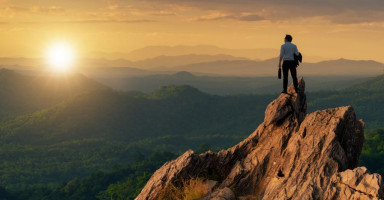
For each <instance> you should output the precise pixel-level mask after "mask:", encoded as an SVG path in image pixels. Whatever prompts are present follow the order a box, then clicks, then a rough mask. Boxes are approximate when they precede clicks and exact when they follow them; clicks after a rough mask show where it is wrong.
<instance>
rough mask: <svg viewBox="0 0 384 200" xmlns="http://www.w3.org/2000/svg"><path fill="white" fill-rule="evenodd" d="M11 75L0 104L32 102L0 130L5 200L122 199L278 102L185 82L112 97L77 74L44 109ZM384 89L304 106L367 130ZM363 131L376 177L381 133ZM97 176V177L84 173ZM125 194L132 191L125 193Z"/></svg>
mask: <svg viewBox="0 0 384 200" xmlns="http://www.w3.org/2000/svg"><path fill="white" fill-rule="evenodd" d="M6 73H11V74H13V72H9V71H7V72H6ZM12 76H14V77H16V78H20V79H21V80H19V81H17V79H16V78H10V77H12ZM12 76H7V77H6V78H4V77H0V78H1V79H0V81H2V82H3V84H2V86H1V87H2V88H4V89H3V90H2V95H4V96H7V95H9V96H11V97H12V95H16V94H17V95H18V96H17V101H12V100H9V99H8V100H7V98H5V100H7V101H2V103H3V104H4V105H7V104H13V103H15V104H27V105H28V102H35V103H34V104H32V105H33V106H31V107H28V109H26V108H25V107H22V108H23V109H20V110H16V109H14V110H12V109H9V110H8V111H7V112H8V114H7V116H8V117H9V116H17V117H13V118H12V119H8V120H3V122H2V123H1V124H0V144H1V146H0V160H1V162H0V169H1V171H2V173H1V174H0V186H3V187H4V188H6V189H4V190H3V192H2V194H5V195H10V196H12V197H9V198H5V199H33V198H35V199H60V198H61V199H68V198H70V199H71V198H74V199H97V198H99V199H110V198H109V197H110V195H123V196H124V195H125V196H124V197H126V198H128V197H129V198H128V199H131V198H132V197H133V196H132V194H136V192H137V191H138V190H139V188H140V187H141V186H142V184H143V183H144V182H145V181H146V179H147V178H149V176H150V174H151V173H152V172H153V170H154V169H156V168H158V167H159V166H160V165H161V163H163V162H164V161H166V160H167V159H171V158H173V157H175V156H176V155H177V154H180V153H182V152H184V151H185V150H187V149H189V148H192V149H195V150H199V151H204V150H208V149H213V150H220V149H223V148H226V147H229V146H232V145H233V144H235V143H237V142H238V141H241V140H242V139H244V138H245V137H247V136H248V135H249V134H250V133H251V132H252V131H253V130H254V129H255V128H256V127H257V126H258V124H259V123H260V122H261V121H262V120H263V117H264V110H265V107H266V105H267V104H268V103H269V102H270V101H271V100H272V99H274V98H275V97H276V96H277V94H275V95H251V94H250V95H232V96H216V95H209V94H206V93H203V92H200V91H199V90H197V89H195V88H193V87H190V86H187V85H182V86H167V87H161V88H159V89H157V90H155V91H153V92H151V93H141V92H116V91H113V90H111V89H109V88H107V87H104V86H102V85H100V84H97V83H96V82H93V81H92V80H89V79H86V78H84V77H82V78H81V80H84V82H81V84H79V85H82V87H80V88H82V89H77V90H75V91H76V93H72V92H71V93H65V95H63V96H60V95H58V96H54V97H55V98H52V99H53V100H54V101H53V100H50V101H48V100H47V101H46V102H45V101H44V98H48V99H49V98H50V97H52V96H51V95H50V94H51V93H53V91H52V90H53V89H52V90H43V89H44V88H45V87H37V86H34V89H33V90H34V93H35V94H38V95H33V94H34V93H33V92H30V93H26V94H24V93H22V92H19V91H24V90H25V91H29V90H26V89H25V87H26V88H28V87H32V86H30V84H31V83H30V82H27V83H23V84H20V86H18V87H16V86H17V85H18V83H19V82H24V81H25V80H26V79H25V78H26V77H24V76H21V75H18V74H13V75H12ZM80 77H81V76H80ZM28 78H29V77H28ZM4 80H7V81H4ZM33 80H35V79H33ZM44 80H46V79H44ZM84 83H87V84H84ZM84 85H86V86H84ZM383 85H384V77H383V76H380V77H376V78H374V79H371V80H368V81H366V82H364V83H362V84H358V85H356V86H354V87H350V88H347V89H344V90H339V91H331V92H330V91H323V92H316V93H307V98H308V100H309V105H308V108H309V109H310V111H313V110H318V109H323V108H326V107H337V106H343V105H349V104H350V105H352V106H354V108H355V109H356V113H357V115H358V117H359V118H362V119H363V120H364V121H365V122H366V127H367V129H378V128H384V124H383V120H382V118H383V117H382V116H383V115H382V113H383V110H384V107H383V103H384V102H383V100H384V97H383V94H384V91H383V90H384V86H383ZM64 86H65V84H62V85H61V87H64ZM46 87H48V86H46ZM10 88H14V89H12V90H11V89H10ZM49 88H54V87H52V86H50V87H49ZM59 88H60V87H59ZM61 90H63V88H61ZM10 91H17V92H10ZM54 91H56V90H54ZM71 91H72V90H71ZM21 95H25V96H21ZM28 95H29V96H28ZM15 98H16V96H15ZM32 100H33V101H32ZM39 103H40V104H39ZM53 104H55V105H53ZM41 107H43V108H44V109H39V108H41ZM7 108H8V106H7ZM9 108H12V106H10V107H9ZM14 108H18V107H17V106H16V105H15V106H14ZM34 109H36V110H38V109H39V110H38V111H36V112H32V111H33V110H34ZM24 113H29V114H24ZM3 119H4V118H3ZM366 133H367V136H366V137H367V139H366V145H365V146H364V150H363V154H362V157H361V163H364V165H365V166H367V167H368V168H369V169H371V170H372V171H373V172H380V173H383V169H382V165H381V164H380V162H377V160H384V159H383V154H382V152H381V150H382V138H383V131H382V130H368V131H366ZM161 152H171V153H169V154H168V153H166V154H164V153H161ZM156 153H160V154H161V155H167V156H159V155H160V154H156ZM150 155H152V156H150ZM153 155H155V156H153ZM156 155H157V156H156ZM141 165H150V166H151V167H143V166H141ZM139 166H141V167H139ZM124 170H125V171H124ZM97 171H102V172H101V173H96V174H93V175H91V174H92V173H95V172H97ZM108 171H109V172H108ZM114 173H118V174H120V175H119V178H116V177H115V176H114V175H111V174H114ZM111 177H112V178H111ZM113 177H115V178H113ZM31 187H32V188H31ZM127 187H129V188H133V189H132V191H131V190H129V191H130V192H129V193H127V191H128V190H126V188H127ZM36 188H39V189H36ZM133 190H134V191H133ZM21 191H23V192H21ZM124 192H125V193H124ZM20 195H25V196H20ZM55 195H56V196H55ZM26 196H27V197H30V198H25V197H26ZM53 197H55V198H53ZM80 197H81V198H80ZM91 197H92V198H91ZM0 199H1V196H0ZM113 199H118V198H115V197H114V198H113Z"/></svg>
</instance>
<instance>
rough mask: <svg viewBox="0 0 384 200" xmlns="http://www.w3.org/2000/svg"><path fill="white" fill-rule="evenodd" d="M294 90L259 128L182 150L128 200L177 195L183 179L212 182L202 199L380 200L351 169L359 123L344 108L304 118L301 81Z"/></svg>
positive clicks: (374, 182)
mask: <svg viewBox="0 0 384 200" xmlns="http://www.w3.org/2000/svg"><path fill="white" fill-rule="evenodd" d="M299 88H300V91H301V92H300V93H299V94H294V93H293V91H294V89H293V86H290V88H289V90H288V93H289V94H281V95H280V96H279V97H278V98H277V99H275V100H274V101H273V102H271V103H270V104H269V105H268V107H267V109H266V111H265V120H264V122H263V123H262V124H260V125H259V127H258V128H257V129H256V130H255V131H254V132H253V133H252V134H251V135H250V136H249V137H248V138H247V139H245V140H243V141H242V142H240V143H239V144H237V145H235V146H234V147H232V148H229V149H227V150H222V151H220V152H218V153H214V152H211V151H208V152H206V153H202V154H195V153H194V152H193V151H192V150H189V151H187V152H185V153H184V154H183V155H181V156H180V157H179V158H177V159H176V160H173V161H170V162H167V163H165V164H164V165H163V166H162V167H161V168H160V169H158V170H157V171H156V172H155V173H154V174H153V176H152V177H151V179H150V180H149V181H148V182H147V184H146V186H145V187H144V188H143V190H142V191H141V193H140V194H139V195H138V196H137V198H136V200H152V199H158V196H159V194H160V193H161V192H162V191H163V190H164V188H166V187H167V186H169V185H170V184H173V185H175V186H178V187H182V183H183V180H186V179H189V178H191V177H192V178H193V177H216V180H215V181H217V184H216V187H214V189H213V191H212V192H211V193H210V194H208V195H207V196H206V197H205V198H203V199H227V200H229V199H292V200H293V199H383V184H382V180H381V176H380V175H379V174H370V172H369V171H368V170H367V169H366V168H365V167H357V164H358V160H359V156H360V153H361V150H362V147H363V143H364V133H363V128H364V122H363V121H362V120H357V119H356V115H355V112H354V110H353V108H352V107H351V106H345V107H339V108H332V109H327V110H321V111H316V112H313V113H311V114H308V115H307V114H306V110H307V105H306V95H305V93H304V89H305V82H304V80H303V79H302V78H301V79H300V80H299ZM356 167H357V168H356ZM213 174H214V176H211V175H213Z"/></svg>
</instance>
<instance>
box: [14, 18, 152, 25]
mask: <svg viewBox="0 0 384 200" xmlns="http://www.w3.org/2000/svg"><path fill="white" fill-rule="evenodd" d="M149 22H157V21H156V20H149V19H138V20H93V19H90V20H67V21H30V22H19V23H20V24H106V23H119V24H131V23H149Z"/></svg>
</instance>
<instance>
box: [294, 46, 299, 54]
mask: <svg viewBox="0 0 384 200" xmlns="http://www.w3.org/2000/svg"><path fill="white" fill-rule="evenodd" d="M295 55H296V56H298V55H299V50H298V49H297V46H295Z"/></svg>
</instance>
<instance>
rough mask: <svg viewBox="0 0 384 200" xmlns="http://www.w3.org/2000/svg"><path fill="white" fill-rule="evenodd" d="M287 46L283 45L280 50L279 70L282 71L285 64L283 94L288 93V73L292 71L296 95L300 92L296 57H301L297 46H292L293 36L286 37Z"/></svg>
mask: <svg viewBox="0 0 384 200" xmlns="http://www.w3.org/2000/svg"><path fill="white" fill-rule="evenodd" d="M284 42H285V44H283V45H281V50H280V59H279V69H281V61H283V60H284V62H283V77H284V78H283V91H282V92H281V93H285V94H286V93H287V87H288V71H291V76H292V79H293V85H294V86H295V91H296V93H297V92H299V91H298V88H297V85H298V83H297V72H296V67H297V65H296V62H295V56H294V54H295V55H296V56H298V55H299V51H298V50H297V46H296V45H294V44H292V43H291V42H292V36H291V35H286V36H285V38H284Z"/></svg>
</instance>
